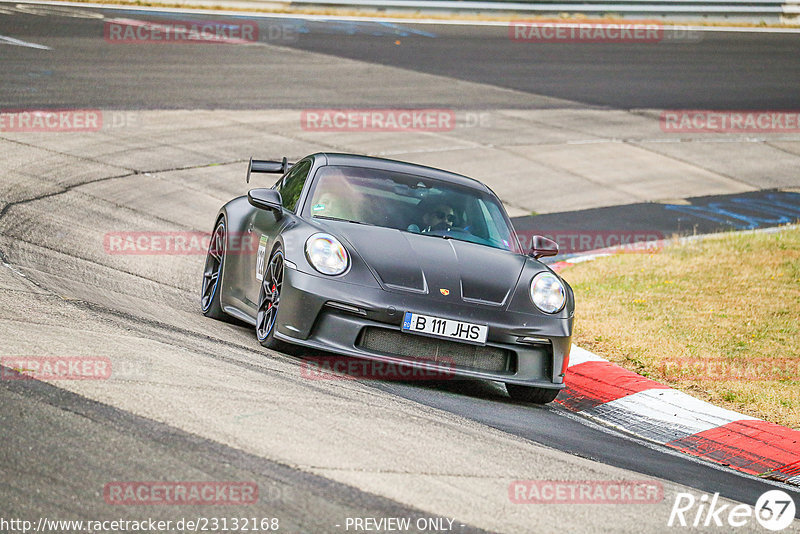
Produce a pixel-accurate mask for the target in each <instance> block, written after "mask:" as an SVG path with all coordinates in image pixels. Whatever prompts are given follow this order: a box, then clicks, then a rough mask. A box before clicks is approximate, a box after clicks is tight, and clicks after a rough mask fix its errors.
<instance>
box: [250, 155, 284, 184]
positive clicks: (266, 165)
mask: <svg viewBox="0 0 800 534" xmlns="http://www.w3.org/2000/svg"><path fill="white" fill-rule="evenodd" d="M292 165H294V164H293V163H289V161H288V160H287V159H286V158H285V157H284V158H283V160H282V161H269V160H265V159H253V158H252V157H251V158H250V164H249V165H248V166H247V183H248V184H249V183H250V173H253V172H268V173H273V174H286V171H288V170H289V169H291V168H292Z"/></svg>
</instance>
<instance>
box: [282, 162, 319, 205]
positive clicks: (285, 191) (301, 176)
mask: <svg viewBox="0 0 800 534" xmlns="http://www.w3.org/2000/svg"><path fill="white" fill-rule="evenodd" d="M309 170H311V160H303V161H301V162H300V163H298V164H297V165H295V166H294V167H292V170H291V171H289V173H288V174H287V175H286V176H285V177H284V178H283V180H279V181H278V183H277V184H275V189H277V190H278V192H280V194H281V199H282V200H283V207H284V208H286V209H287V210H289V211H294V209H295V208H296V207H297V201H298V200H300V193H302V192H303V185H305V183H306V178H308V171H309Z"/></svg>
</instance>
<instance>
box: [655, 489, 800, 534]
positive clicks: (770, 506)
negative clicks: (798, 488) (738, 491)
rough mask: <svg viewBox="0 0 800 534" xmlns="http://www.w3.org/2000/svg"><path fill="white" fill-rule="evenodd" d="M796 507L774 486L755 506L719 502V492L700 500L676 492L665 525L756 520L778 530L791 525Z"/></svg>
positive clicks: (713, 524) (717, 524)
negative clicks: (774, 488)
mask: <svg viewBox="0 0 800 534" xmlns="http://www.w3.org/2000/svg"><path fill="white" fill-rule="evenodd" d="M796 510H797V509H796V507H795V503H794V500H793V499H792V497H791V495H789V494H788V493H786V492H785V491H781V490H777V489H776V490H769V491H767V492H765V493H764V494H762V495H761V496H760V497H759V498H758V500H757V501H756V504H755V506H750V505H749V504H737V505H731V504H730V503H728V504H720V503H719V493H715V494H714V495H712V496H711V497H709V496H708V495H706V494H704V495H702V496H701V497H700V498H699V499H697V498H695V496H694V495H692V494H691V493H678V494H677V495H676V496H675V503H674V504H673V505H672V511H671V512H670V514H669V520H668V521H667V526H670V527H674V526H677V527H689V526H691V527H695V528H697V527H723V526H727V527H743V526H745V525H751V524H752V521H753V519H755V520H756V521H757V522H758V523H759V524H760V525H761V526H762V527H764V528H765V529H767V530H771V531H773V532H777V531H780V530H784V529H785V528H787V527H789V525H791V524H792V521H794V515H795V512H796Z"/></svg>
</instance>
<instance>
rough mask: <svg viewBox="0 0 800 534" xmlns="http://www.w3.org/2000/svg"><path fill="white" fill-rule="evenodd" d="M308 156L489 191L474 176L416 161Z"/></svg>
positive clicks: (329, 161)
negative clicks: (420, 163) (419, 163)
mask: <svg viewBox="0 0 800 534" xmlns="http://www.w3.org/2000/svg"><path fill="white" fill-rule="evenodd" d="M309 157H312V158H315V159H322V160H323V163H322V164H323V165H343V166H348V167H362V168H366V169H379V170H384V171H394V172H402V173H405V174H413V175H415V176H420V177H423V178H434V179H436V180H441V181H443V182H449V183H451V184H457V185H461V186H464V187H470V188H473V189H479V190H481V191H486V192H490V189H489V188H488V187H487V186H486V185H485V184H484V183H482V182H480V181H478V180H476V179H475V178H470V177H469V176H463V175H461V174H456V173H454V172H448V171H444V170H442V169H436V168H433V167H426V166H425V165H417V164H416V163H407V162H405V161H397V160H393V159H385V158H376V157H373V156H359V155H357V154H341V153H330V152H319V153H317V154H312V155H311V156H309Z"/></svg>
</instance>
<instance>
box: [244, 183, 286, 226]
mask: <svg viewBox="0 0 800 534" xmlns="http://www.w3.org/2000/svg"><path fill="white" fill-rule="evenodd" d="M247 201H248V202H249V203H250V204H251V205H252V206H255V207H256V208H259V209H262V210H269V211H272V212H274V213H275V217H277V218H278V219H280V218H281V214H282V213H283V201H282V199H281V194H280V193H279V192H278V191H276V190H274V189H266V188H259V189H251V190H250V191H248V192H247Z"/></svg>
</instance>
